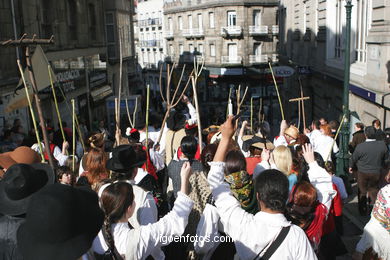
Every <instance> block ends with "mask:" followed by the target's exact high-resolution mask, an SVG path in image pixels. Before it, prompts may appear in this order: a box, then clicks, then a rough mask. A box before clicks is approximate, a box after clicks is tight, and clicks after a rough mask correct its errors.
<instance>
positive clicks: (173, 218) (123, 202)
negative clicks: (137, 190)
mask: <svg viewBox="0 0 390 260" xmlns="http://www.w3.org/2000/svg"><path fill="white" fill-rule="evenodd" d="M190 175H191V167H190V165H189V163H185V164H184V165H183V167H182V169H181V179H182V181H181V189H180V192H178V197H177V199H176V201H175V205H174V207H173V209H172V211H171V212H169V213H168V214H167V215H166V216H165V217H163V218H162V219H160V220H159V221H158V222H157V223H154V224H149V225H147V226H141V227H139V228H137V229H134V228H132V227H129V224H128V222H127V220H128V219H129V218H130V217H131V216H132V215H133V213H134V207H135V204H134V194H133V188H132V186H131V184H129V183H128V182H124V181H123V182H122V181H120V182H116V183H113V184H106V185H103V186H102V187H101V188H100V191H99V193H101V198H100V202H101V207H102V209H103V211H104V213H105V220H104V224H103V227H102V230H101V231H100V232H99V234H98V236H97V237H96V238H95V240H94V242H93V245H92V249H93V251H94V252H95V253H96V254H98V255H103V254H104V255H108V256H110V257H111V259H115V260H118V259H145V258H146V257H147V256H148V255H150V254H151V252H152V251H153V250H154V248H155V247H157V246H163V245H167V244H169V243H170V241H172V240H173V236H180V235H181V234H182V233H183V231H184V228H185V227H186V225H187V220H188V215H189V213H190V211H191V208H192V206H193V201H192V200H191V199H190V198H189V197H188V196H187V195H188V194H189V181H188V180H189V177H190Z"/></svg>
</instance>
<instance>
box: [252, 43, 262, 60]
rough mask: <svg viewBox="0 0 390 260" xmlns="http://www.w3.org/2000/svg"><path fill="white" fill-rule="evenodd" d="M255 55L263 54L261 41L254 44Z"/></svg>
mask: <svg viewBox="0 0 390 260" xmlns="http://www.w3.org/2000/svg"><path fill="white" fill-rule="evenodd" d="M253 55H255V56H256V57H260V56H261V43H259V42H256V43H254V44H253Z"/></svg>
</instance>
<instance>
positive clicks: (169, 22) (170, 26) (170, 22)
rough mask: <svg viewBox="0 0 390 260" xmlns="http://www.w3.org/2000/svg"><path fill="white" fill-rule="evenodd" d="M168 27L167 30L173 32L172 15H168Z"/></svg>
mask: <svg viewBox="0 0 390 260" xmlns="http://www.w3.org/2000/svg"><path fill="white" fill-rule="evenodd" d="M168 29H169V32H173V23H172V17H168Z"/></svg>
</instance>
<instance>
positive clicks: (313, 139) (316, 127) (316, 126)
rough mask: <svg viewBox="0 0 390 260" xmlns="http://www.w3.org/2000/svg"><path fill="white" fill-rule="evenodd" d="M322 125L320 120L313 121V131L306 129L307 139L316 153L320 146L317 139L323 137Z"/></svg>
mask: <svg viewBox="0 0 390 260" xmlns="http://www.w3.org/2000/svg"><path fill="white" fill-rule="evenodd" d="M320 127H321V123H320V121H319V120H313V122H312V123H311V129H312V131H311V132H310V130H309V129H307V128H306V129H305V134H306V136H307V137H309V140H310V143H311V145H312V146H313V149H314V151H317V148H318V145H317V139H318V137H319V136H321V131H320Z"/></svg>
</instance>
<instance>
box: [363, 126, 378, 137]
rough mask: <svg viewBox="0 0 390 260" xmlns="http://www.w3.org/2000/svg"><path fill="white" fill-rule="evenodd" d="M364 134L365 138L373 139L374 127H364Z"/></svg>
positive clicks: (374, 135) (374, 134)
mask: <svg viewBox="0 0 390 260" xmlns="http://www.w3.org/2000/svg"><path fill="white" fill-rule="evenodd" d="M364 134H365V135H366V138H367V139H375V138H376V129H375V128H374V127H373V126H367V127H366V128H364Z"/></svg>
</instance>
